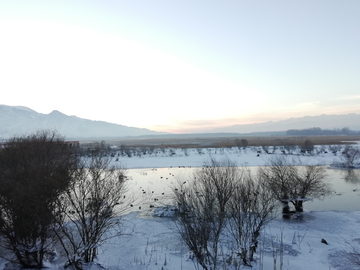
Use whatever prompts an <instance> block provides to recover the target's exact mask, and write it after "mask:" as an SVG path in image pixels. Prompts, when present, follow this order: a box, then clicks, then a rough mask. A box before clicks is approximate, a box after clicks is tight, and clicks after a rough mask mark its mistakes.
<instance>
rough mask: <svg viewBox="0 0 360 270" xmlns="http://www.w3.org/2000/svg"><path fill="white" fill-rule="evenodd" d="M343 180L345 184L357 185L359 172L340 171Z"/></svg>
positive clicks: (354, 170)
mask: <svg viewBox="0 0 360 270" xmlns="http://www.w3.org/2000/svg"><path fill="white" fill-rule="evenodd" d="M341 173H342V175H343V178H344V179H345V181H346V182H349V183H353V184H359V183H360V170H359V169H357V170H356V169H349V170H348V169H346V170H341Z"/></svg>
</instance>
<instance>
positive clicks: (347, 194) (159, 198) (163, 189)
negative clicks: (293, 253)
mask: <svg viewBox="0 0 360 270" xmlns="http://www.w3.org/2000/svg"><path fill="white" fill-rule="evenodd" d="M248 168H249V169H251V171H254V172H255V171H256V168H257V167H248ZM197 169H199V168H191V167H180V168H179V167H176V168H174V167H168V168H154V169H151V168H146V169H129V170H128V177H129V179H130V180H129V184H130V189H131V191H132V192H133V193H134V194H135V196H136V197H137V198H138V201H139V202H138V203H137V204H136V205H135V204H134V206H133V207H134V208H135V207H136V208H138V209H139V207H141V210H147V209H148V210H152V209H151V208H153V207H157V206H163V205H167V204H172V201H171V195H172V188H173V187H174V186H175V185H176V183H177V181H181V182H184V181H187V180H188V179H189V177H191V175H192V174H193V173H194V171H195V170H197ZM326 171H327V174H328V178H327V181H329V183H330V184H331V187H332V189H333V190H334V192H333V195H332V196H330V197H327V198H325V199H324V200H323V201H321V200H316V199H315V200H313V201H308V202H306V203H305V204H304V209H305V210H306V211H329V210H335V211H356V210H360V170H359V169H358V170H343V169H333V168H330V167H327V169H326ZM150 207H151V208H150Z"/></svg>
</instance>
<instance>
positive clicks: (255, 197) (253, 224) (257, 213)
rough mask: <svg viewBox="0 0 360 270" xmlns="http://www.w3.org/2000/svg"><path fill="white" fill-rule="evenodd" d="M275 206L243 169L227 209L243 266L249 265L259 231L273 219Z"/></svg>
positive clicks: (230, 227) (232, 233)
mask: <svg viewBox="0 0 360 270" xmlns="http://www.w3.org/2000/svg"><path fill="white" fill-rule="evenodd" d="M276 207H277V204H276V199H275V198H274V196H273V194H272V192H271V191H270V190H268V189H267V188H266V187H265V186H264V185H263V183H262V182H260V181H257V180H255V179H253V177H252V176H251V174H250V173H249V172H247V171H245V170H243V176H242V177H241V179H240V181H238V182H237V183H236V185H235V187H234V192H233V195H232V197H231V200H230V203H229V206H228V215H229V222H228V228H229V232H230V235H231V237H232V240H234V241H235V243H236V247H237V254H238V256H239V257H240V258H241V260H242V262H243V264H244V265H247V266H251V261H252V260H253V257H254V253H255V252H256V249H257V246H258V238H259V236H260V231H261V229H262V228H263V227H264V226H265V225H266V224H267V223H268V222H269V221H270V220H272V219H273V218H274V217H275V212H276Z"/></svg>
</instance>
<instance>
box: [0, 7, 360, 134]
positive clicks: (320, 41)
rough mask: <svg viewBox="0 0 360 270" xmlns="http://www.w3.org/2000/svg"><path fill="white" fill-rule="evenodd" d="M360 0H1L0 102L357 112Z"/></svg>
mask: <svg viewBox="0 0 360 270" xmlns="http://www.w3.org/2000/svg"><path fill="white" fill-rule="evenodd" d="M359 33H360V1H358V0H347V1H339V0H337V1H334V0H319V1H310V0H301V1H300V0H294V1H286V0H284V1H278V0H274V1H265V0H259V1H250V0H247V1H245V0H244V1H243V0H224V1H214V0H207V1H205V0H182V1H176V0H173V1H172V0H151V1H149V0H131V1H129V0H127V1H124V0H101V1H100V0H97V1H95V0H71V1H70V0H61V1H57V0H54V1H45V0H39V1H35V0H23V1H19V0H11V1H10V0H3V1H0V104H4V105H10V106H26V107H29V108H31V109H33V110H35V111H37V112H39V113H44V114H48V113H50V112H51V111H53V110H58V111H60V112H62V113H64V114H67V115H76V116H78V117H81V118H86V119H91V120H101V121H106V122H110V123H116V124H121V125H126V126H132V127H141V128H148V129H152V130H156V131H165V132H172V133H190V132H192V133H193V132H205V131H207V130H211V129H213V128H217V127H224V126H230V125H235V124H250V123H261V122H266V121H278V120H283V119H288V118H292V117H302V116H315V115H321V114H347V113H360V106H359V104H360V49H359V48H360V34H359Z"/></svg>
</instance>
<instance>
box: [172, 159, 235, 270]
mask: <svg viewBox="0 0 360 270" xmlns="http://www.w3.org/2000/svg"><path fill="white" fill-rule="evenodd" d="M238 178H239V173H238V168H237V167H236V166H235V164H234V163H233V162H231V161H229V160H224V161H216V160H215V159H211V160H210V161H209V162H207V163H206V164H205V166H204V167H203V168H202V169H199V170H198V171H196V173H195V174H194V175H193V178H192V179H191V180H188V181H187V182H189V183H187V184H186V185H184V184H179V186H178V187H177V188H176V189H174V195H175V196H174V199H175V202H176V204H177V205H179V208H180V214H179V216H178V218H177V219H176V225H177V229H178V232H179V234H180V236H181V238H182V239H183V241H184V242H185V244H186V245H187V246H188V247H189V249H190V250H191V251H192V252H193V253H194V256H195V257H196V259H197V261H198V263H199V264H200V265H201V266H202V267H203V268H204V269H213V270H216V269H217V266H218V254H219V242H220V236H221V234H222V232H223V229H224V228H225V225H226V220H227V217H226V210H227V205H228V203H229V201H230V199H231V197H232V194H233V192H234V183H235V182H236V181H237V180H239V179H238ZM181 182H182V181H181ZM182 183H183V182H182Z"/></svg>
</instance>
